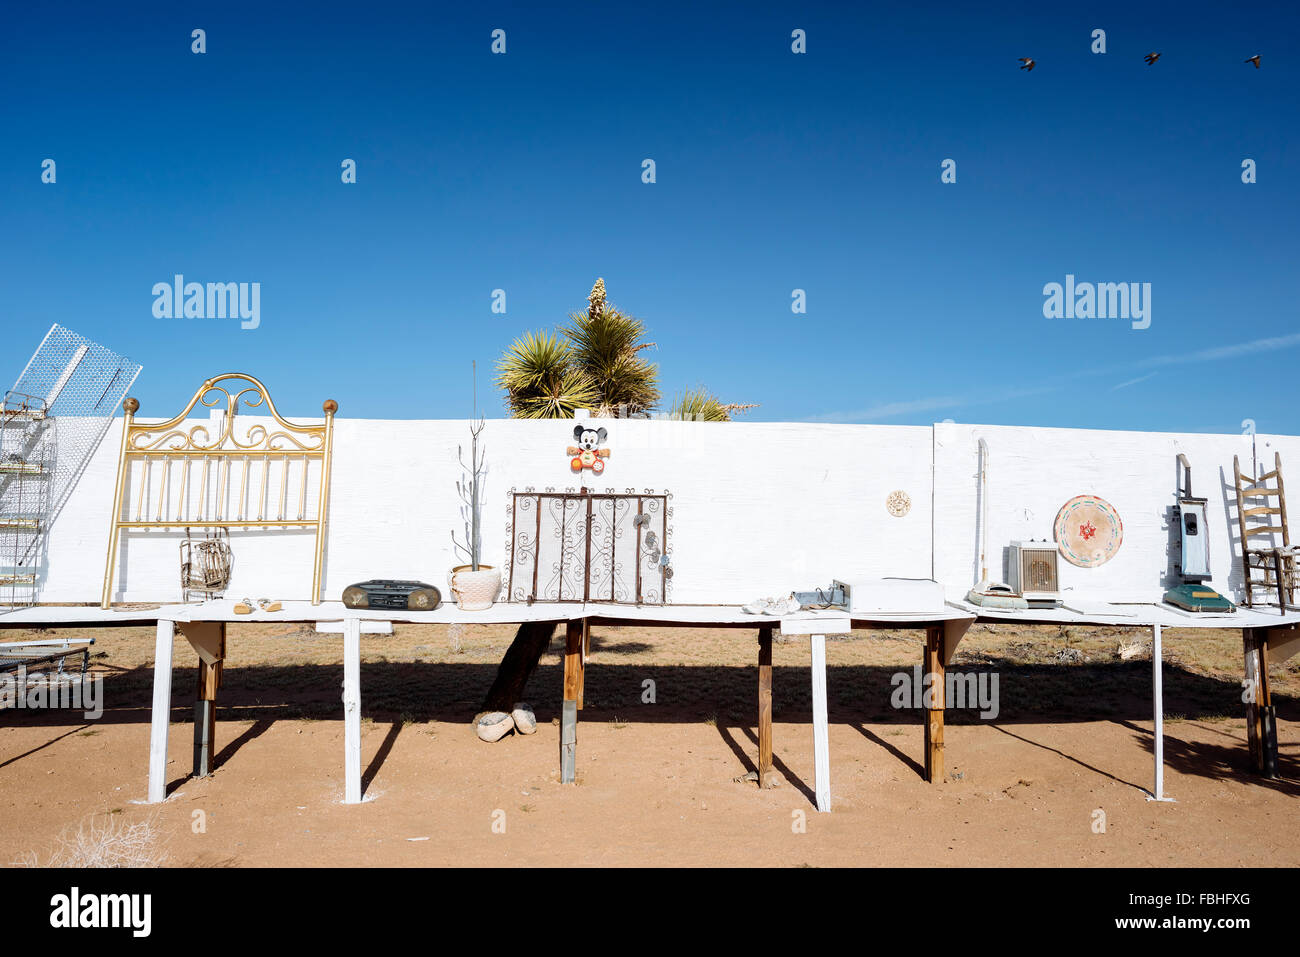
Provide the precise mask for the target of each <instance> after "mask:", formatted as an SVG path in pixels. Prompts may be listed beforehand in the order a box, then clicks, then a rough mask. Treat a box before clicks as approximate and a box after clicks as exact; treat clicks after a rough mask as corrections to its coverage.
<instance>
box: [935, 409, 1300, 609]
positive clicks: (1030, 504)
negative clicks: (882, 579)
mask: <svg viewBox="0 0 1300 957" xmlns="http://www.w3.org/2000/svg"><path fill="white" fill-rule="evenodd" d="M981 437H983V438H984V439H985V440H986V442H987V443H988V446H989V493H988V495H989V509H988V524H989V527H988V531H989V535H988V541H989V549H988V566H989V576H990V577H991V578H995V579H1000V580H1002V581H1005V580H1006V575H1007V570H1006V563H1005V559H1006V550H1007V545H1008V544H1009V543H1010V542H1012V541H1016V540H1024V539H1042V538H1046V539H1048V540H1049V541H1051V540H1052V536H1053V526H1054V525H1055V522H1056V514H1057V512H1058V511H1059V510H1060V508H1061V506H1062V505H1064V504H1065V502H1067V501H1068V500H1069V499H1071V498H1073V497H1074V496H1076V495H1083V494H1094V495H1098V496H1100V497H1101V498H1103V499H1105V500H1106V501H1108V502H1109V503H1110V504H1111V505H1113V506H1114V507H1115V509H1116V511H1118V512H1119V516H1120V519H1121V521H1122V522H1123V524H1124V541H1123V544H1122V545H1121V546H1120V550H1119V552H1118V553H1117V554H1116V555H1115V557H1114V558H1112V559H1111V560H1110V561H1109V562H1107V563H1106V564H1105V565H1101V566H1099V567H1096V568H1078V567H1075V566H1074V565H1071V564H1070V563H1069V562H1067V561H1066V560H1065V559H1064V557H1062V558H1061V560H1060V568H1061V588H1062V590H1063V591H1064V592H1065V593H1066V594H1073V595H1076V596H1078V597H1081V598H1086V599H1092V600H1106V601H1154V600H1158V599H1159V597H1160V595H1161V594H1162V593H1163V591H1164V590H1165V589H1166V588H1167V587H1169V585H1170V584H1173V583H1176V582H1173V581H1172V579H1171V578H1170V568H1171V565H1172V564H1173V561H1174V559H1175V558H1176V553H1174V552H1173V551H1171V549H1170V547H1169V545H1170V542H1171V540H1172V536H1173V535H1174V533H1175V532H1176V528H1175V529H1174V530H1172V531H1171V530H1170V529H1169V527H1168V526H1169V520H1170V516H1169V508H1170V506H1172V505H1173V504H1174V501H1175V489H1176V486H1177V483H1178V481H1179V479H1178V477H1177V473H1176V466H1175V463H1176V456H1177V455H1178V453H1180V452H1182V453H1183V454H1185V455H1186V456H1187V458H1188V461H1189V462H1190V464H1191V467H1192V492H1193V494H1195V495H1197V496H1200V497H1203V498H1206V499H1208V500H1209V502H1208V504H1207V506H1206V508H1207V519H1208V524H1209V534H1210V562H1211V571H1212V572H1213V574H1214V579H1213V582H1212V585H1213V587H1215V588H1217V589H1218V590H1219V591H1222V592H1225V593H1227V592H1229V591H1231V592H1232V593H1234V594H1238V593H1239V591H1240V589H1241V587H1242V578H1241V570H1240V561H1239V559H1238V558H1237V555H1238V544H1237V539H1238V533H1237V505H1236V495H1235V492H1234V491H1233V471H1232V457H1233V456H1234V455H1237V456H1239V457H1240V458H1241V462H1242V471H1243V472H1246V471H1248V470H1249V469H1250V467H1251V437H1250V436H1247V435H1205V434H1175V433H1166V432H1110V431H1095V430H1083V429H1028V428H1015V427H1007V426H981V425H953V424H939V425H936V426H935V427H934V448H935V487H934V501H935V512H936V514H937V515H939V516H941V518H940V521H938V522H937V523H936V525H935V553H934V565H935V575H936V577H937V578H938V579H939V580H940V581H942V582H943V583H944V585H945V588H946V590H947V592H948V594H949V596H950V597H955V596H957V595H959V594H961V593H963V592H964V591H965V590H966V589H968V588H969V587H970V586H971V585H972V584H973V583H974V582H975V579H976V578H977V577H978V576H977V570H978V569H977V565H978V557H977V553H978V544H977V536H976V522H977V516H978V511H977V509H978V506H977V502H978V471H979V452H978V442H979V439H980V438H981ZM1255 444H1256V449H1257V451H1258V456H1259V460H1260V471H1261V472H1266V471H1270V470H1272V468H1273V454H1274V452H1277V451H1280V452H1281V454H1282V464H1283V474H1284V477H1285V474H1286V469H1287V466H1288V463H1294V464H1293V466H1292V467H1293V468H1295V467H1300V438H1297V437H1295V436H1269V435H1258V436H1255ZM1256 504H1261V503H1256ZM1297 504H1300V503H1297ZM1264 541H1265V540H1264V539H1254V540H1253V544H1256V545H1259V544H1262V543H1263V542H1264Z"/></svg>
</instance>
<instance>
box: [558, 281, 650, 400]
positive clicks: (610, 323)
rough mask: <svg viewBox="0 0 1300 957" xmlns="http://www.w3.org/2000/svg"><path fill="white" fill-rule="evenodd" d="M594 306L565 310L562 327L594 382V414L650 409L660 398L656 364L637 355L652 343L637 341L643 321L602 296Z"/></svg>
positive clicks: (572, 350)
mask: <svg viewBox="0 0 1300 957" xmlns="http://www.w3.org/2000/svg"><path fill="white" fill-rule="evenodd" d="M593 306H594V308H593V309H590V310H588V311H587V312H586V313H574V314H573V315H571V316H569V324H568V325H567V326H564V327H562V328H561V329H560V333H561V334H562V335H563V336H564V338H565V339H567V340H568V342H569V347H570V355H571V357H572V361H573V363H574V365H575V366H576V367H577V368H579V369H581V370H582V371H583V372H584V373H585V374H586V376H587V378H588V379H589V380H590V381H591V383H592V385H594V386H595V388H596V392H597V393H598V396H599V400H598V402H597V404H596V414H597V415H599V416H602V417H606V416H610V415H613V414H615V412H616V411H617V412H618V413H619V414H622V415H626V414H627V413H629V412H633V413H635V412H646V411H649V410H650V409H653V408H654V407H655V406H656V405H657V404H658V402H659V385H658V376H659V370H658V367H657V366H655V364H654V363H653V362H647V361H646V360H645V359H642V358H641V356H640V353H641V352H642V351H643V350H645V349H651V348H654V343H653V342H642V341H641V340H642V338H643V337H644V336H645V332H646V329H645V323H643V322H642V321H641V320H640V319H636V318H634V317H632V316H629V315H625V314H624V313H621V312H619V311H618V310H617V309H615V308H613V307H612V306H607V305H605V303H604V302H603V301H601V302H599V304H597V303H594V302H593Z"/></svg>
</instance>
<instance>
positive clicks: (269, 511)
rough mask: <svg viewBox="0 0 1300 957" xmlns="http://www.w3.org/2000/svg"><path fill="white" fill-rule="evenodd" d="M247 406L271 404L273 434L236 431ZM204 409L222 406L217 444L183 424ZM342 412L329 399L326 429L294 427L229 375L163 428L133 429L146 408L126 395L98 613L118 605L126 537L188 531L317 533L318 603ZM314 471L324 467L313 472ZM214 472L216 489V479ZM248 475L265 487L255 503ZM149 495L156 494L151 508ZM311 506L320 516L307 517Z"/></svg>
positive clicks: (241, 377)
mask: <svg viewBox="0 0 1300 957" xmlns="http://www.w3.org/2000/svg"><path fill="white" fill-rule="evenodd" d="M232 383H233V384H234V385H232ZM241 383H242V384H243V385H240V384H241ZM241 400H242V402H243V405H244V407H245V408H248V409H256V408H259V407H261V406H265V407H266V412H267V413H268V414H269V416H270V417H271V420H272V422H271V423H270V424H269V427H268V426H267V425H262V424H260V423H255V424H253V425H250V426H249V427H248V429H247V430H246V432H245V433H244V434H243V436H242V437H240V436H239V435H238V434H237V433H236V429H235V420H236V417H237V415H238V412H239V406H240V403H241ZM200 404H202V405H204V406H206V407H207V408H218V407H221V406H224V410H223V415H222V418H221V423H220V434H219V435H217V437H216V438H215V439H213V438H212V436H211V433H210V432H209V428H208V424H206V423H205V424H195V425H192V426H190V427H189V428H188V429H187V428H185V420H186V417H187V416H189V414H190V413H191V412H192V411H193V410H194V408H195V406H197V405H200ZM338 407H339V406H338V403H337V402H335V401H334V400H333V399H327V400H326V401H325V403H324V405H323V406H322V407H321V408H322V409H323V411H324V412H325V421H324V422H323V423H321V424H320V425H299V424H297V423H294V422H290V421H288V420H287V419H285V418H283V417H282V416H281V415H280V413H279V412H277V411H276V408H275V403H274V402H272V401H271V396H270V394H269V393H268V392H267V390H266V386H264V385H262V383H261V382H260V381H259V380H257V379H255V378H254V377H253V376H251V375H247V374H245V373H242V372H228V373H225V374H224V375H219V376H214V377H213V378H211V379H208V380H207V381H205V382H204V383H203V385H201V386H200V387H199V390H198V391H197V392H195V393H194V397H193V398H192V399H190V401H189V404H188V405H186V406H185V408H184V409H183V410H181V412H180V414H179V415H176V416H174V417H173V418H170V419H168V420H167V421H165V422H155V423H138V422H136V421H135V413H136V412H138V411H139V409H140V403H139V401H138V400H136V399H134V398H131V397H127V398H126V400H124V401H123V403H122V409H123V410H124V411H125V413H126V418H125V421H124V422H123V424H122V446H121V450H120V452H119V455H118V466H117V484H116V487H115V489H114V493H113V521H112V525H111V526H110V529H109V537H108V555H107V558H106V559H105V563H104V589H103V593H102V595H101V597H100V607H101V608H108V607H109V606H110V605H111V603H112V594H113V575H114V573H115V571H116V568H117V557H118V555H117V553H118V542H119V541H120V538H121V533H122V530H123V529H126V530H131V529H150V528H185V527H192V528H224V529H227V530H229V529H232V528H251V529H270V528H302V529H314V530H315V537H316V547H315V563H314V566H313V569H312V586H311V602H312V604H313V605H319V604H320V591H321V572H322V569H323V563H324V552H325V526H326V520H327V518H328V516H329V490H330V471H331V463H332V458H333V450H334V413H336V412H337V411H338ZM314 463H319V464H318V465H316V467H315V469H313V464H314ZM240 465H242V472H241V474H240V476H239V491H238V495H237V496H234V495H233V494H232V493H233V491H234V482H233V481H232V479H233V477H234V476H233V473H234V472H236V471H237V470H238V468H239V466H240ZM196 467H198V468H199V470H200V475H199V478H198V480H197V482H193V481H191V473H192V472H193V471H194V470H195V468H196ZM312 471H316V472H317V473H318V476H319V484H318V486H317V487H318V489H319V491H318V494H317V496H316V500H315V502H314V503H313V502H311V501H310V500H309V497H308V474H309V473H310V472H312ZM214 472H215V473H216V474H215V488H213V487H212V485H213V483H212V481H210V479H211V478H213V475H212V473H214ZM291 472H297V473H298V474H297V482H296V483H295V484H296V489H297V503H296V505H297V507H296V509H295V508H294V507H293V504H294V503H293V497H292V495H291V494H290V482H289V476H290V473H291ZM273 475H275V476H276V477H277V478H278V481H279V500H278V507H276V508H271V503H270V502H269V501H268V499H267V491H268V485H269V484H270V480H271V478H272V476H273ZM250 476H252V477H253V478H254V479H255V481H256V482H257V484H258V489H257V499H256V501H255V502H251V503H250V502H249V500H248V492H249V478H250ZM128 481H130V482H131V483H132V484H133V485H134V491H135V502H134V508H132V507H131V504H132V503H131V502H130V500H129V499H128V497H127V484H128ZM146 489H148V490H149V500H148V501H147V502H146V501H145V490H146ZM210 493H212V494H210ZM313 504H314V506H315V508H314V512H315V515H314V517H313V516H310V515H309V513H310V512H312V511H313V509H312V507H311V506H312V505H313ZM124 506H125V514H124Z"/></svg>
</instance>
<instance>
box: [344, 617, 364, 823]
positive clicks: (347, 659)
mask: <svg viewBox="0 0 1300 957" xmlns="http://www.w3.org/2000/svg"><path fill="white" fill-rule="evenodd" d="M343 803H344V804H360V803H361V619H359V618H346V619H344V621H343Z"/></svg>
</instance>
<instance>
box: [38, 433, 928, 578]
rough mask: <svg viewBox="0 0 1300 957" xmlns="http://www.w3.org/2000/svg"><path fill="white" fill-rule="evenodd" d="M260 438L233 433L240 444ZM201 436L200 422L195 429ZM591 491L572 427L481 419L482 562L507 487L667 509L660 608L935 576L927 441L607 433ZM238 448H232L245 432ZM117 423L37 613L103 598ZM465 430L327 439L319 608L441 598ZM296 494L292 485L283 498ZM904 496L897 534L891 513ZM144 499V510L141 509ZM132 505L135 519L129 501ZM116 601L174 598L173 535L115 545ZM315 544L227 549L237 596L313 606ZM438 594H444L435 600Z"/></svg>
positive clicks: (252, 539) (492, 554) (499, 543)
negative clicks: (354, 586) (420, 586)
mask: <svg viewBox="0 0 1300 957" xmlns="http://www.w3.org/2000/svg"><path fill="white" fill-rule="evenodd" d="M259 421H263V420H260V419H257V418H255V417H252V416H247V417H245V416H241V417H240V424H239V428H240V429H241V430H242V429H243V428H245V427H246V424H253V423H256V422H259ZM196 424H197V423H196ZM601 424H602V425H604V426H605V427H606V428H607V429H608V430H609V433H610V435H609V440H608V442H607V443H606V445H607V447H608V448H610V449H611V450H612V454H611V457H610V458H609V459H607V460H606V466H607V467H606V470H605V472H604V473H603V474H602V475H601V476H598V477H597V476H593V475H592V473H591V472H589V471H588V472H584V473H582V477H579V476H576V475H575V474H574V473H573V472H571V471H570V469H569V459H570V456H569V455H568V454H566V452H565V449H566V448H567V447H568V446H569V445H570V444H572V442H573V426H574V423H573V422H571V421H570V422H565V421H540V422H538V421H519V420H508V419H505V420H492V421H489V422H488V424H487V429H486V430H485V432H484V434H483V442H484V445H485V448H486V453H487V476H486V483H485V487H484V492H483V501H484V509H483V530H482V541H483V558H484V561H485V562H487V563H488V564H493V565H498V566H499V565H500V564H501V563H502V561H503V559H504V556H505V545H506V542H505V524H506V517H507V508H508V504H509V497H508V491H509V489H510V488H511V487H517V488H518V489H519V490H521V491H522V490H523V489H524V488H526V487H528V486H532V487H534V488H536V489H538V490H544V489H546V488H554V489H557V490H563V489H565V488H575V489H576V488H578V487H579V486H581V485H584V484H585V485H587V486H588V487H590V488H593V489H596V490H598V491H604V490H606V489H614V490H615V491H618V492H623V491H625V490H627V489H635V490H637V491H640V490H643V489H647V488H649V489H654V490H655V491H662V490H665V489H667V490H668V491H669V492H671V493H672V494H673V498H672V501H671V503H670V505H671V507H672V509H673V515H672V520H671V527H672V531H671V535H670V545H671V551H672V555H673V566H674V579H673V585H672V591H671V593H670V594H671V600H672V601H674V602H682V603H693V602H700V603H733V602H744V601H748V600H750V599H752V598H755V597H758V596H760V595H763V596H766V595H773V596H775V595H779V594H784V593H788V592H789V591H790V590H791V589H793V588H812V587H815V586H817V585H825V584H828V583H829V582H830V580H831V578H832V577H841V578H842V577H845V576H848V575H853V576H862V575H888V574H894V575H902V576H907V577H928V576H929V574H930V554H929V542H930V525H931V516H930V456H931V438H930V429H928V428H925V427H888V426H846V425H804V424H784V423H777V424H764V423H741V422H734V423H703V422H701V423H695V422H665V421H655V420H650V421H646V420H615V421H604V422H602V423H601ZM241 434H242V433H241ZM120 442H121V423H120V420H119V422H118V423H117V424H116V425H115V426H114V428H113V429H112V430H110V432H109V435H108V436H107V438H106V439H105V441H104V443H103V445H102V446H101V447H100V449H99V451H98V453H97V454H96V456H95V457H94V459H93V461H92V462H91V463H90V467H89V468H88V470H87V472H86V474H85V476H84V478H83V480H82V482H81V483H80V484H79V486H78V487H77V489H76V491H75V492H74V494H73V496H72V497H71V499H70V501H69V502H68V505H67V507H66V508H65V509H64V512H63V515H62V516H61V517H60V519H59V521H58V522H57V523H56V525H55V527H54V529H53V531H52V534H51V541H50V547H49V554H50V556H51V557H52V560H51V561H50V563H49V569H48V578H47V580H46V584H45V587H44V589H43V591H42V594H41V600H42V601H45V602H86V601H95V600H97V598H98V595H99V590H100V585H101V582H102V576H103V568H104V558H105V553H106V549H107V542H108V530H109V513H110V512H111V508H112V499H113V483H114V478H115V469H116V459H117V450H118V447H119V445H120ZM468 442H469V428H468V423H467V422H465V421H463V420H440V421H429V420H419V421H411V420H359V419H346V418H342V419H337V420H336V422H335V450H334V474H333V482H332V491H331V502H330V505H331V508H330V522H329V533H328V542H327V546H326V556H325V557H326V561H325V578H324V592H323V594H324V596H325V597H326V598H337V596H338V594H339V593H340V592H341V591H342V589H343V587H344V586H346V585H348V584H350V583H352V582H355V581H361V580H364V579H367V578H382V577H390V578H419V579H424V580H426V581H431V582H433V583H434V584H437V585H439V586H440V587H442V586H443V585H444V584H445V580H446V574H447V571H448V570H449V569H450V568H451V566H452V565H453V564H456V563H459V561H460V560H459V559H458V558H454V556H453V553H452V547H451V532H452V530H453V529H455V530H456V532H457V535H458V537H460V536H462V534H463V519H461V517H460V515H461V508H460V501H459V499H458V498H457V495H456V488H455V483H456V479H457V477H459V476H460V475H461V470H460V466H459V464H458V462H457V445H458V444H461V445H464V446H465V458H466V459H468V457H469V451H468ZM291 484H292V483H291ZM894 489H903V490H905V491H907V492H908V494H909V495H910V496H911V497H912V502H913V504H912V509H911V511H910V513H909V514H908V515H907V516H905V517H903V518H894V517H892V516H891V515H890V514H889V513H888V512H887V511H886V509H885V498H886V496H887V495H888V494H889V493H890V492H891V491H893V490H894ZM151 495H152V492H151V491H150V492H149V493H148V494H146V497H145V499H146V501H149V500H150V498H151ZM128 498H129V501H131V502H132V503H133V502H134V498H133V497H131V493H130V492H129V491H128ZM123 537H124V539H125V540H126V543H125V545H124V546H122V548H121V550H120V556H121V557H120V559H119V572H118V575H117V576H116V584H115V587H114V598H115V600H118V601H164V600H166V601H174V600H177V599H179V583H178V577H179V571H178V561H179V560H178V543H179V541H180V539H181V538H182V537H183V533H181V532H163V531H136V532H124V533H123ZM311 549H312V538H311V535H310V533H305V532H296V531H294V532H287V533H286V532H279V531H277V532H245V531H235V532H233V533H232V550H233V552H234V556H235V567H234V575H233V578H232V582H231V587H230V591H229V592H228V594H229V595H231V596H232V597H245V596H247V597H250V598H254V599H256V598H259V597H274V598H284V599H293V598H306V597H308V594H309V591H310V585H311V563H312V552H311ZM444 591H445V589H444Z"/></svg>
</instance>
